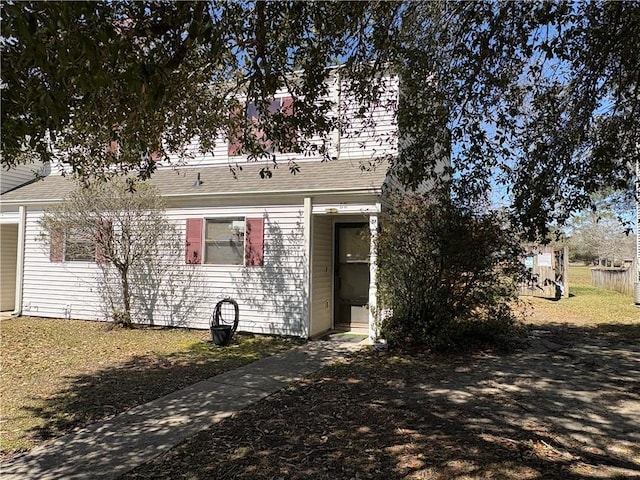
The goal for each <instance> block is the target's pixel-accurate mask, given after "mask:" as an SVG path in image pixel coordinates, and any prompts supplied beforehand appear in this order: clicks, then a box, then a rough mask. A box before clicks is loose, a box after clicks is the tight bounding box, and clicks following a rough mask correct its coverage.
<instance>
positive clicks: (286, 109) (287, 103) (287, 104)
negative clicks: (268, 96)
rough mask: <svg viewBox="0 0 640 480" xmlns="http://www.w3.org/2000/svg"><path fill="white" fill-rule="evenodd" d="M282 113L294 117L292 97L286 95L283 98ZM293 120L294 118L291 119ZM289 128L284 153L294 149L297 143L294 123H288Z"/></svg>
mask: <svg viewBox="0 0 640 480" xmlns="http://www.w3.org/2000/svg"><path fill="white" fill-rule="evenodd" d="M281 111H282V114H283V115H284V116H285V117H293V98H292V97H284V98H283V99H282V109H281ZM289 121H290V122H293V119H290V120H289ZM286 128H287V137H286V139H285V142H284V144H283V151H282V153H289V152H292V151H293V146H294V145H295V144H296V140H297V139H296V129H295V126H294V125H293V124H289V125H286Z"/></svg>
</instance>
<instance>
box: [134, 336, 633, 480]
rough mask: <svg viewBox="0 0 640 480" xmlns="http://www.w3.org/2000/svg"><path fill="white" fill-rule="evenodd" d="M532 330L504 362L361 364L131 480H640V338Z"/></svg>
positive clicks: (389, 358)
mask: <svg viewBox="0 0 640 480" xmlns="http://www.w3.org/2000/svg"><path fill="white" fill-rule="evenodd" d="M534 328H535V330H533V332H532V341H531V345H530V347H529V348H527V349H526V350H525V351H521V352H519V353H515V354H511V355H505V356H493V355H476V356H469V357H464V358H460V357H434V356H430V355H416V354H413V355H395V354H393V353H389V354H381V353H378V352H375V351H373V350H370V351H367V352H365V353H362V354H358V355H356V356H354V357H352V358H351V359H350V360H349V361H347V362H344V363H341V364H338V365H335V366H333V367H329V368H325V369H324V370H321V371H320V372H319V373H318V374H317V375H315V376H313V377H311V378H309V379H307V380H305V381H303V382H301V383H300V384H298V385H297V386H296V387H295V388H292V389H289V390H288V391H284V392H281V393H278V394H276V395H273V396H271V397H269V398H267V399H265V400H263V401H261V402H259V403H258V404H255V405H253V406H250V407H249V408H248V409H246V410H244V411H242V412H241V413H240V414H238V415H237V416H234V417H232V418H229V419H226V420H225V421H223V422H222V423H220V424H219V425H217V426H216V427H214V428H212V429H210V430H207V431H204V432H202V433H200V434H198V435H196V436H195V437H194V438H193V439H192V440H191V441H188V442H186V443H184V444H182V445H181V446H180V447H178V448H176V449H174V450H172V451H170V452H168V453H166V454H164V455H163V456H162V457H159V458H157V459H156V460H155V461H153V462H150V463H147V464H145V465H142V466H141V467H139V468H137V469H136V470H134V471H133V472H131V473H129V474H128V475H126V476H125V477H124V478H127V479H143V478H190V479H205V478H235V479H249V478H250V479H266V478H287V479H303V478H305V479H306V478H314V479H352V478H376V479H377V478H380V479H382V478H384V479H400V478H410V479H438V480H444V479H457V480H462V479H480V478H482V479H485V478H494V479H514V480H515V479H558V480H559V479H563V480H577V479H585V478H640V344H639V343H638V341H637V340H631V341H630V340H629V338H631V339H634V338H637V337H635V336H634V333H635V332H636V331H637V326H628V327H621V326H616V327H614V326H600V327H599V328H597V329H590V328H576V327H571V328H570V327H566V326H562V325H538V326H536V327H534Z"/></svg>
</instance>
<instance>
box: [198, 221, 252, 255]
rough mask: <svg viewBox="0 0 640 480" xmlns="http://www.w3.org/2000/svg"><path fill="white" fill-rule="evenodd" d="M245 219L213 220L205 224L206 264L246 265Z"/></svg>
mask: <svg viewBox="0 0 640 480" xmlns="http://www.w3.org/2000/svg"><path fill="white" fill-rule="evenodd" d="M244 233H245V219H244V218H242V217H235V218H211V219H207V220H206V224H205V235H204V244H205V254H204V263H206V264H214V265H244V258H245V246H244Z"/></svg>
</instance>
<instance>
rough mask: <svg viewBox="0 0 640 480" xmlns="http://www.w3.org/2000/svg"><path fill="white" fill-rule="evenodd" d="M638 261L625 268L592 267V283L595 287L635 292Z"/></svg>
mask: <svg viewBox="0 0 640 480" xmlns="http://www.w3.org/2000/svg"><path fill="white" fill-rule="evenodd" d="M636 262H637V260H634V262H633V264H632V265H631V266H628V267H625V268H602V267H596V268H592V269H591V284H592V285H593V286H594V287H600V288H606V289H607V290H615V291H616V292H620V293H624V294H630V295H631V294H633V289H634V283H635V282H636V281H637V279H636Z"/></svg>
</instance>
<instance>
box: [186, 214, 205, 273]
mask: <svg viewBox="0 0 640 480" xmlns="http://www.w3.org/2000/svg"><path fill="white" fill-rule="evenodd" d="M185 263H188V264H200V263H202V219H201V218H188V219H187V228H186V249H185Z"/></svg>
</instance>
